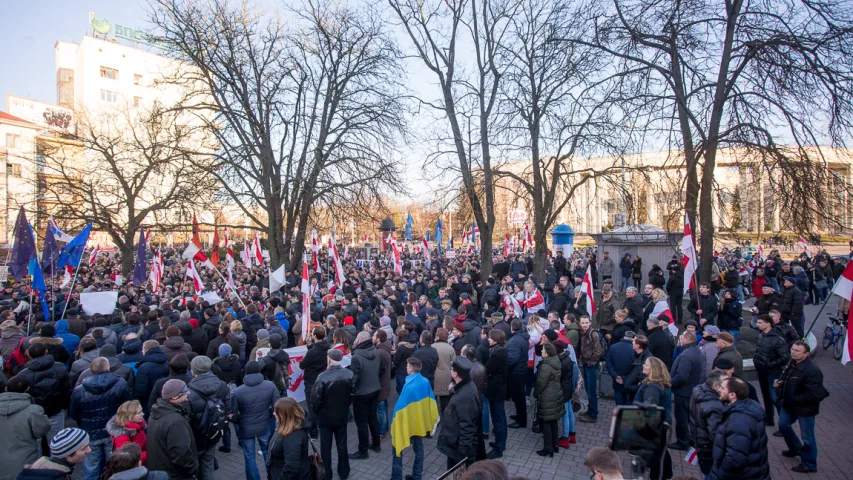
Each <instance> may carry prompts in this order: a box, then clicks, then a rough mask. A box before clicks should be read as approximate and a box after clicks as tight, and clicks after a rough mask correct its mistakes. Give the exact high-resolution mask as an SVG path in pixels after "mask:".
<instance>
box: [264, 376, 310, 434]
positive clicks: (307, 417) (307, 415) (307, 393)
mask: <svg viewBox="0 0 853 480" xmlns="http://www.w3.org/2000/svg"><path fill="white" fill-rule="evenodd" d="M312 388H314V384H313V383H311V384H308V383H306V384H305V399H306V402H305V420H306V423H307V424H308V425H309V430H308V434H309V435H310V436H311V437H314V438H316V437H317V416H316V415H315V414H314V409H312V408H311V402H309V401H307V400H308V399H310V398H311V389H312ZM272 428H273V429H275V423H273V427H272Z"/></svg>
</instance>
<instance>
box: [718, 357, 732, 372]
mask: <svg viewBox="0 0 853 480" xmlns="http://www.w3.org/2000/svg"><path fill="white" fill-rule="evenodd" d="M714 368H719V369H720V370H728V369H730V368H735V364H734V363H733V362H732V361H731V360H729V359H728V358H726V357H717V358H716V359H715V360H714Z"/></svg>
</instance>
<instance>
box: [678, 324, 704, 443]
mask: <svg viewBox="0 0 853 480" xmlns="http://www.w3.org/2000/svg"><path fill="white" fill-rule="evenodd" d="M681 346H682V350H681V354H680V355H679V356H678V358H676V359H675V362H674V363H673V364H672V371H671V372H670V377H671V378H672V398H673V402H672V404H673V407H674V409H673V410H674V412H673V413H674V414H675V437H676V439H677V440H676V441H675V442H673V443H671V444H669V448H671V449H673V450H687V449H688V448H689V447H690V430H689V428H688V422H689V416H690V396H691V395H692V394H693V389H694V388H695V387H696V386H697V385H699V384H700V383H702V381H703V380H704V379H705V355H703V354H702V352H701V351H700V350H699V346H698V345H696V334H695V333H693V332H691V331H690V330H685V331H684V333H682V334H681Z"/></svg>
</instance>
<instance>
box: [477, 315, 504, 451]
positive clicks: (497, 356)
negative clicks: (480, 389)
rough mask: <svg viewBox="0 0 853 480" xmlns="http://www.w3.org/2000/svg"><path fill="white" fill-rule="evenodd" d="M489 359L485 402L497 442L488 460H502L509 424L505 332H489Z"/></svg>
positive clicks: (495, 330)
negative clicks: (506, 401) (507, 415)
mask: <svg viewBox="0 0 853 480" xmlns="http://www.w3.org/2000/svg"><path fill="white" fill-rule="evenodd" d="M488 341H489V358H488V359H487V360H486V391H485V393H484V399H483V400H484V401H486V402H488V404H489V416H490V417H491V419H492V424H493V425H494V427H493V429H494V432H495V441H494V443H493V444H492V450H491V451H489V453H488V455H487V456H488V458H500V457H502V456H503V451H504V450H505V449H506V436H507V423H506V410H505V408H504V401H505V400H506V388H507V387H506V381H507V369H508V365H507V356H506V348H504V345H505V344H506V335H505V334H504V332H503V330H498V329H492V330H490V331H489V340H488Z"/></svg>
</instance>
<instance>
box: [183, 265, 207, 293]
mask: <svg viewBox="0 0 853 480" xmlns="http://www.w3.org/2000/svg"><path fill="white" fill-rule="evenodd" d="M185 276H186V277H187V278H190V279H192V281H193V287H194V288H195V294H196V295H200V294H201V291H202V290H204V283H203V282H202V281H201V275H199V274H198V270H197V269H196V268H195V262H194V261H193V259H190V263H189V264H188V265H187V273H186V275H185Z"/></svg>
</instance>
